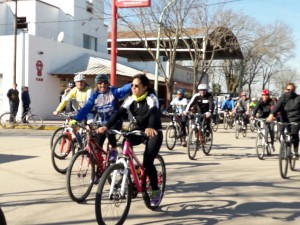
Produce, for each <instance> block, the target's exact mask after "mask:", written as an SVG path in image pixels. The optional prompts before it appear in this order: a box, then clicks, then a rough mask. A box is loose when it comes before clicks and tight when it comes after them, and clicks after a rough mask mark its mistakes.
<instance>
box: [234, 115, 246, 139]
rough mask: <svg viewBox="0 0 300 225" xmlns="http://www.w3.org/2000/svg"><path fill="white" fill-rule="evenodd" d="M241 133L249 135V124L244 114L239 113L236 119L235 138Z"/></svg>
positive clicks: (244, 135)
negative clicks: (245, 121)
mask: <svg viewBox="0 0 300 225" xmlns="http://www.w3.org/2000/svg"><path fill="white" fill-rule="evenodd" d="M240 133H242V134H243V137H246V135H247V125H246V124H245V123H244V118H243V114H241V113H239V115H238V118H237V120H236V121H235V138H236V139H238V138H239V136H240Z"/></svg>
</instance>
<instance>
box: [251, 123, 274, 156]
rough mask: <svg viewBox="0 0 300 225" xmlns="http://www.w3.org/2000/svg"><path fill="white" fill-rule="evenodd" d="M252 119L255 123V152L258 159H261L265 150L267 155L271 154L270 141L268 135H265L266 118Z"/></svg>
mask: <svg viewBox="0 0 300 225" xmlns="http://www.w3.org/2000/svg"><path fill="white" fill-rule="evenodd" d="M254 121H255V123H256V124H257V125H256V127H257V137H256V154H257V157H258V158H259V159H261V160H263V159H264V155H265V151H266V152H267V154H268V155H271V154H272V143H271V140H270V135H267V131H266V129H268V127H267V126H266V123H265V122H266V119H254ZM257 122H258V123H257Z"/></svg>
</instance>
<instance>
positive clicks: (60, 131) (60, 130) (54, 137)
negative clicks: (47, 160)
mask: <svg viewBox="0 0 300 225" xmlns="http://www.w3.org/2000/svg"><path fill="white" fill-rule="evenodd" d="M64 130H65V127H59V128H57V129H56V130H55V131H54V133H53V134H52V136H51V138H50V149H52V147H53V144H54V143H55V141H56V140H57V138H58V137H60V136H61V135H62V134H63V133H64Z"/></svg>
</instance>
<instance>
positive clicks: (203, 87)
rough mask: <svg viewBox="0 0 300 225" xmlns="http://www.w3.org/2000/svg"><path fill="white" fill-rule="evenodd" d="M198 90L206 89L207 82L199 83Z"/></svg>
mask: <svg viewBox="0 0 300 225" xmlns="http://www.w3.org/2000/svg"><path fill="white" fill-rule="evenodd" d="M198 90H207V84H199V85H198Z"/></svg>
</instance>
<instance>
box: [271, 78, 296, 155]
mask: <svg viewBox="0 0 300 225" xmlns="http://www.w3.org/2000/svg"><path fill="white" fill-rule="evenodd" d="M295 90H296V86H295V84H294V83H288V84H287V85H286V87H285V93H284V94H283V95H282V96H281V97H280V98H279V100H278V103H277V104H276V105H275V107H274V109H273V110H272V111H271V113H270V115H269V116H268V118H267V121H268V122H271V121H273V119H274V118H275V116H276V114H277V113H278V112H280V115H281V120H282V122H284V123H292V122H295V123H298V124H296V125H291V127H290V134H291V137H292V142H293V144H294V156H293V158H294V159H299V154H298V147H299V129H300V96H299V95H297V94H296V93H295ZM274 115H275V116H274Z"/></svg>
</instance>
